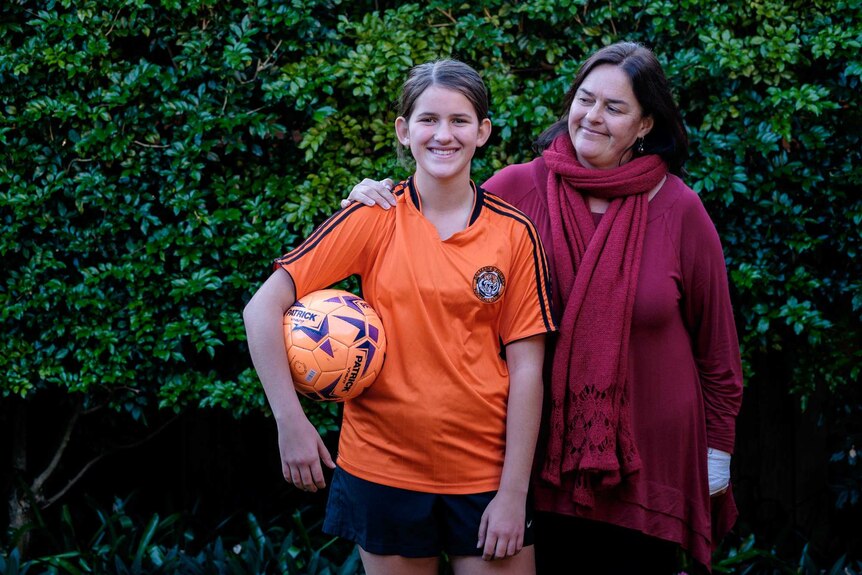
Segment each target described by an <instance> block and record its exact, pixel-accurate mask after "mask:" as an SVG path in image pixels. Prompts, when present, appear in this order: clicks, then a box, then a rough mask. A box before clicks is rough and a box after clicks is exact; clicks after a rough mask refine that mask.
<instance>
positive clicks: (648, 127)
mask: <svg viewBox="0 0 862 575" xmlns="http://www.w3.org/2000/svg"><path fill="white" fill-rule="evenodd" d="M654 123H655V121H654V120H653V118H652V116H644V117H643V118H641V129H640V130H638V138H646V135H647V134H649V133H650V132H651V131H652V127H653V124H654Z"/></svg>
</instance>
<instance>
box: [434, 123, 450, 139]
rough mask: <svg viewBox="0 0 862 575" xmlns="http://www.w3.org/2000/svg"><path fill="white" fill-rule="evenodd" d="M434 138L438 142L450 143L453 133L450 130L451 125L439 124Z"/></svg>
mask: <svg viewBox="0 0 862 575" xmlns="http://www.w3.org/2000/svg"><path fill="white" fill-rule="evenodd" d="M434 138H435V139H436V140H437V141H438V142H448V141H449V140H451V139H452V132H451V130H450V129H449V124H447V123H446V122H440V123H439V124H437V130H436V131H435V132H434Z"/></svg>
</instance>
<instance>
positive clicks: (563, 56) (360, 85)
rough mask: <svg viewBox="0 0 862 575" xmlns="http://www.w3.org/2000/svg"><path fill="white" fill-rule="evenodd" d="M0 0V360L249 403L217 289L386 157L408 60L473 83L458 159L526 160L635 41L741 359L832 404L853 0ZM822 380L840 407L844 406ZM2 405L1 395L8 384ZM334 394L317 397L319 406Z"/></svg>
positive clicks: (236, 296)
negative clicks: (587, 64)
mask: <svg viewBox="0 0 862 575" xmlns="http://www.w3.org/2000/svg"><path fill="white" fill-rule="evenodd" d="M2 10H3V14H2V16H3V17H2V18H0V99H2V107H0V110H2V118H0V146H2V154H3V160H2V162H0V228H1V229H0V256H2V258H3V268H4V272H3V276H2V291H0V314H2V320H3V332H4V337H3V338H2V340H0V372H2V373H4V374H6V377H5V378H3V379H2V381H0V394H2V396H3V397H8V396H19V397H20V398H24V399H25V400H30V399H32V398H34V397H36V396H37V395H39V394H42V393H46V392H49V391H51V390H58V389H59V390H62V391H63V392H65V393H66V394H67V395H68V397H69V398H70V399H72V400H74V401H78V402H82V403H83V404H84V405H85V406H94V405H110V406H112V407H113V408H114V409H116V410H117V411H118V412H120V413H128V414H130V415H131V416H133V417H135V418H142V417H146V416H147V415H148V414H153V413H155V412H156V411H157V410H158V409H159V408H162V409H169V410H176V411H181V410H183V409H184V408H185V407H187V406H190V405H194V406H204V407H217V408H223V409H228V410H231V411H232V412H233V413H235V414H236V415H237V416H242V415H243V414H245V413H249V412H250V411H253V410H261V409H264V407H265V402H264V398H263V395H262V393H261V390H260V388H259V384H258V382H257V379H256V376H255V374H254V372H253V370H252V369H251V364H250V360H249V358H248V353H247V349H246V345H245V339H244V331H243V327H242V322H241V317H240V311H241V308H242V307H243V305H244V302H245V301H247V299H248V298H249V297H250V295H251V293H252V292H253V290H254V289H255V288H256V287H257V286H258V285H259V284H260V283H261V281H263V279H264V278H265V277H266V276H267V274H268V273H269V262H270V260H271V259H272V258H273V257H275V256H278V255H280V254H281V253H283V252H285V251H286V250H287V249H289V248H290V247H291V246H293V245H295V244H296V243H297V241H298V239H300V238H301V237H303V236H304V235H305V234H307V233H308V232H309V231H310V230H311V229H312V228H313V226H314V225H315V224H316V223H319V222H320V221H321V220H322V219H323V218H325V217H326V216H327V215H328V214H329V213H331V212H332V211H333V210H334V209H336V207H337V205H338V201H339V200H340V199H341V198H342V197H344V196H345V195H346V194H347V193H348V191H349V189H350V187H351V186H352V184H353V183H355V182H357V181H358V180H359V179H360V178H362V177H364V176H384V175H389V176H394V177H401V176H403V175H405V172H404V169H403V168H401V167H399V166H398V165H397V163H396V161H395V154H394V137H393V128H392V121H393V119H394V118H393V110H392V106H391V103H392V101H393V100H394V99H395V97H396V96H397V92H398V88H399V85H400V82H401V81H402V79H403V78H404V76H405V73H406V72H407V70H408V68H409V67H410V66H411V65H413V64H416V63H420V62H423V61H426V60H429V59H432V58H437V57H443V56H454V57H457V58H460V59H463V60H465V61H467V62H469V63H471V64H473V65H474V66H476V67H477V68H478V69H479V70H480V71H481V72H482V74H483V75H484V77H485V79H486V81H487V83H488V84H489V86H490V88H491V91H492V97H493V104H492V121H493V123H494V127H495V136H494V138H493V140H492V142H491V145H490V146H489V148H488V149H487V150H486V151H485V152H484V153H482V155H481V156H480V157H479V158H478V159H477V160H476V162H475V165H474V172H475V176H476V179H477V180H478V181H481V180H483V179H484V178H486V177H488V176H489V175H490V174H491V173H493V172H494V171H495V170H497V169H498V168H500V167H502V166H504V165H506V164H508V163H511V162H516V161H523V160H526V159H529V158H530V157H531V151H530V145H531V142H532V140H533V138H534V137H535V136H536V135H537V134H538V133H539V132H540V131H541V130H542V129H543V128H545V127H547V126H548V125H549V124H550V123H551V122H552V121H554V119H555V118H556V117H557V116H558V115H559V114H560V113H561V110H560V108H559V103H560V101H561V99H562V94H563V92H564V91H565V89H566V88H567V86H568V84H569V82H570V80H571V78H572V76H573V73H574V70H575V69H576V68H577V66H578V64H579V63H580V61H582V59H583V58H584V57H585V55H587V54H589V53H591V52H592V51H594V50H595V49H596V48H598V47H600V46H602V45H604V44H605V43H608V42H612V41H616V40H620V39H629V40H636V41H641V42H644V43H646V44H648V45H650V46H652V47H654V49H655V50H656V52H657V54H658V56H659V57H660V59H661V61H662V62H663V63H664V65H665V66H666V69H667V72H668V75H669V77H670V80H671V82H672V85H673V88H674V90H675V93H676V95H677V97H678V99H679V101H680V104H681V107H682V108H683V111H684V114H685V119H686V123H687V125H688V127H689V129H690V133H691V139H692V151H693V156H692V158H691V160H690V162H689V164H688V169H689V176H688V182H689V184H690V185H692V186H693V187H694V188H695V189H696V190H697V191H699V192H700V193H701V195H702V197H703V199H704V201H705V203H706V204H707V207H708V209H709V210H710V212H711V214H712V215H713V217H714V219H715V221H716V224H717V226H718V228H719V232H720V234H721V236H722V238H723V241H724V243H725V247H726V253H727V259H728V264H729V269H730V273H731V280H732V288H733V292H734V293H733V298H734V302H735V305H736V308H737V311H738V318H739V324H738V325H739V330H740V335H741V340H742V344H743V349H744V355H745V361H746V369H747V372H746V376H747V384H748V385H749V386H751V385H762V384H769V382H768V381H767V380H765V379H758V378H759V375H760V374H759V373H758V372H757V371H755V370H754V366H756V365H760V364H761V363H762V362H763V361H769V362H773V363H775V364H778V365H781V366H782V367H783V368H784V369H785V370H786V371H785V372H784V373H786V375H787V381H782V382H779V383H780V384H781V385H787V389H788V391H793V392H795V393H796V394H797V396H798V397H799V398H800V399H801V400H802V401H803V404H802V405H803V406H804V405H805V403H804V402H806V401H808V400H809V399H811V398H816V397H820V396H824V397H827V396H828V397H832V398H833V400H835V401H836V403H838V404H841V403H842V401H841V399H842V398H843V397H845V396H846V397H849V395H847V394H850V393H851V390H852V389H853V386H852V385H851V384H853V383H858V380H859V366H860V365H862V322H860V316H862V289H860V288H862V285H860V283H862V263H860V261H862V260H860V259H859V258H858V257H857V252H858V250H859V249H860V231H859V230H860V229H862V228H860V223H862V194H860V192H859V189H860V184H862V174H860V169H862V168H860V166H862V157H860V155H862V145H860V134H862V129H860V128H862V126H860V106H859V97H858V94H859V91H860V76H862V57H860V45H862V18H860V16H862V13H860V12H862V9H860V5H859V2H855V1H854V2H849V1H848V2H844V1H832V0H759V1H757V2H751V1H749V0H744V1H743V0H728V1H725V2H720V3H715V2H714V1H713V0H653V1H651V2H642V1H641V0H619V1H617V2H598V3H591V2H587V1H585V0H580V1H572V0H569V1H567V0H554V1H551V0H534V1H531V2H504V1H501V0H483V1H481V2H469V3H466V2H465V3H461V2H446V1H442V0H436V1H431V2H427V3H412V4H402V3H398V2H367V1H365V2H362V1H360V2H343V1H340V0H326V1H323V0H318V1H305V2H303V1H299V0H292V1H275V0H255V1H250V0H249V1H246V2H241V1H238V0H222V1H220V2H216V1H215V0H183V1H179V0H161V1H158V2H157V1H155V0H134V1H126V0H80V1H73V0H62V1H54V0H48V1H42V2H36V1H28V0H16V1H13V2H7V3H5V4H4V8H2ZM845 403H846V402H845ZM5 404H6V405H7V406H8V405H10V404H9V402H5ZM334 415H335V413H334V411H333V410H323V411H321V412H320V414H319V418H318V419H317V421H318V423H319V425H320V426H321V428H324V427H330V428H331V427H332V422H333V417H334Z"/></svg>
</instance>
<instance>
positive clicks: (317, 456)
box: [242, 269, 335, 491]
mask: <svg viewBox="0 0 862 575" xmlns="http://www.w3.org/2000/svg"><path fill="white" fill-rule="evenodd" d="M295 301H296V289H295V288H294V285H293V279H292V278H291V277H290V274H288V273H287V272H286V271H284V270H282V269H277V270H275V272H273V274H272V275H270V276H269V279H267V280H266V282H264V284H263V285H262V286H261V287H260V288H259V289H258V290H257V292H256V293H255V294H254V296H253V297H252V298H251V300H250V301H249V302H248V304H247V305H246V306H245V309H244V310H243V314H242V315H243V321H244V322H245V329H246V335H247V337H248V348H249V352H250V353H251V360H252V363H253V364H254V368H255V370H256V371H257V375H258V377H259V378H260V382H261V384H263V389H264V392H265V393H266V398H267V400H268V401H269V406H270V408H271V409H272V414H273V416H274V418H275V422H276V424H277V426H278V448H279V452H280V453H281V471H282V474H283V475H284V479H285V480H286V481H287V482H288V483H292V484H293V485H295V486H296V487H298V488H300V489H303V490H306V491H317V490H318V489H323V488H324V487H326V481H325V480H324V478H323V468H322V467H321V465H320V462H321V461H323V463H324V464H325V465H326V466H327V467H330V468H332V467H335V464H334V463H333V461H332V456H331V455H330V454H329V451H328V450H327V449H326V446H325V444H324V443H323V439H322V438H321V437H320V434H319V433H318V432H317V430H316V429H315V428H314V426H313V425H311V423H310V422H309V421H308V418H307V417H306V416H305V413H304V412H303V410H302V405H301V404H300V402H299V397H298V396H297V393H296V390H295V389H294V387H293V380H292V378H291V376H290V367H289V365H288V363H287V352H286V351H285V342H284V323H283V322H284V320H283V318H284V313H285V312H286V311H287V309H288V308H289V307H290V306H291V305H293V303H294V302H295Z"/></svg>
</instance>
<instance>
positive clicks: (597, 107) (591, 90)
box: [569, 64, 653, 170]
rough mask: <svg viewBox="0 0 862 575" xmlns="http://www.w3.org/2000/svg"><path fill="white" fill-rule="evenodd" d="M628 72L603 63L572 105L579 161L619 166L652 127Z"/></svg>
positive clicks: (586, 80) (572, 128) (594, 165)
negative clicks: (637, 141)
mask: <svg viewBox="0 0 862 575" xmlns="http://www.w3.org/2000/svg"><path fill="white" fill-rule="evenodd" d="M652 126H653V120H652V118H651V117H649V116H647V117H644V116H643V112H642V110H641V106H640V104H639V103H638V101H637V99H636V98H635V95H634V92H633V91H632V86H631V82H630V81H629V78H628V76H626V73H625V72H623V71H622V69H620V68H619V67H618V66H613V65H611V64H603V65H601V66H597V67H596V68H595V69H593V71H592V72H590V73H589V74H588V75H587V77H586V78H584V81H583V82H582V83H581V85H580V86H579V87H578V91H577V92H576V93H575V99H574V100H573V101H572V106H571V108H569V136H570V137H571V138H572V143H573V144H574V146H575V152H576V153H577V156H578V161H579V162H581V164H583V165H584V166H586V167H588V168H596V169H600V170H606V169H610V168H616V167H617V166H620V165H622V164H625V163H626V162H628V161H629V160H630V159H631V155H632V152H631V148H632V146H633V145H634V143H635V141H636V140H637V139H638V138H643V137H644V136H646V135H647V134H648V133H649V131H650V130H651V129H652Z"/></svg>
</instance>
